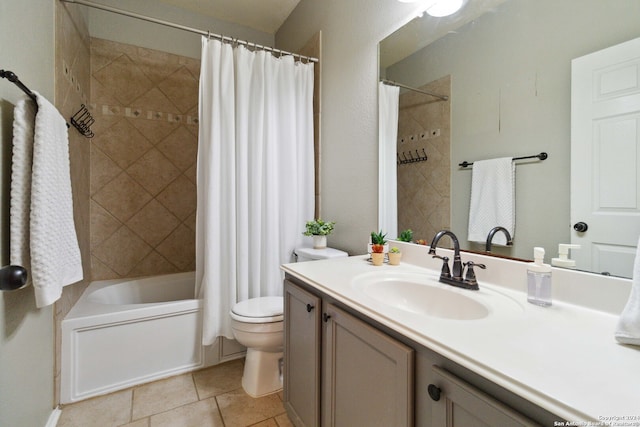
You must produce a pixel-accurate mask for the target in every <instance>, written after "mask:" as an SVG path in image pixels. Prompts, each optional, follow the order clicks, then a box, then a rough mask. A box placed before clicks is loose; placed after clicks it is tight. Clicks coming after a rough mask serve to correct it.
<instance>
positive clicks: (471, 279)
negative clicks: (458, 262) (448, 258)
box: [464, 261, 487, 285]
mask: <svg viewBox="0 0 640 427" xmlns="http://www.w3.org/2000/svg"><path fill="white" fill-rule="evenodd" d="M464 265H465V266H467V275H466V276H465V278H464V281H465V282H467V283H469V284H472V285H474V284H477V283H478V281H477V280H476V273H475V271H473V267H474V266H475V267H479V268H481V269H483V270H484V269H485V268H487V266H486V265H484V264H476V263H475V262H473V261H467V262H465V263H464Z"/></svg>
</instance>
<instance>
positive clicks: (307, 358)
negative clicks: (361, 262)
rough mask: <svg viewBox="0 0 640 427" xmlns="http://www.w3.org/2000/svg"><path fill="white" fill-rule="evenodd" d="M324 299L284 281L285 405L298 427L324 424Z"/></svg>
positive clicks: (312, 426)
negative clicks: (321, 369) (321, 421)
mask: <svg viewBox="0 0 640 427" xmlns="http://www.w3.org/2000/svg"><path fill="white" fill-rule="evenodd" d="M321 310H322V307H321V301H320V298H318V297H317V296H315V295H313V294H312V293H309V292H307V291H305V290H304V289H302V288H300V287H298V286H296V285H295V284H293V283H292V282H290V281H288V280H285V281H284V340H285V342H284V349H285V353H284V384H283V385H284V387H283V388H284V396H283V397H284V406H285V408H286V410H287V414H288V415H289V418H290V419H291V421H292V422H293V423H294V424H295V425H296V426H298V427H302V426H306V427H314V426H318V425H320V367H321V366H320V346H321V340H320V315H321V314H322V313H321Z"/></svg>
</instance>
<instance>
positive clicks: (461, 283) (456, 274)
mask: <svg viewBox="0 0 640 427" xmlns="http://www.w3.org/2000/svg"><path fill="white" fill-rule="evenodd" d="M444 236H449V237H450V238H451V241H452V242H453V266H452V268H451V270H449V258H448V257H442V256H439V255H436V246H437V245H438V242H439V241H440V239H441V238H442V237H444ZM429 254H430V255H433V257H434V258H439V259H441V260H442V270H441V272H440V281H441V282H442V283H446V284H448V285H452V286H456V287H458V288H464V289H471V290H475V291H477V290H478V289H480V288H479V287H478V281H477V280H476V275H475V272H474V271H473V267H474V266H475V267H479V268H482V269H485V268H486V266H485V265H484V264H476V263H474V262H473V261H469V262H466V263H464V264H463V263H462V259H461V258H460V242H459V241H458V238H457V237H456V235H455V234H453V232H451V231H449V230H440V231H438V233H437V234H436V235H435V236H434V238H433V240H432V241H431V246H430V247H429ZM465 266H466V267H467V274H466V277H465V278H464V279H463V278H462V274H463V270H464V267H465Z"/></svg>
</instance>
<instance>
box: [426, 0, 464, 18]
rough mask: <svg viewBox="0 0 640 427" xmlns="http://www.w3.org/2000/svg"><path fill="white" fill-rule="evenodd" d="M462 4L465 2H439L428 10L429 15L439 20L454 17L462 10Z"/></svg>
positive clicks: (443, 0)
mask: <svg viewBox="0 0 640 427" xmlns="http://www.w3.org/2000/svg"><path fill="white" fill-rule="evenodd" d="M462 3H464V0H438V1H436V2H435V3H434V4H433V5H432V6H430V7H429V8H427V13H428V14H429V15H431V16H435V17H437V18H440V17H442V16H449V15H453V14H454V13H456V12H457V11H459V10H460V8H461V7H462Z"/></svg>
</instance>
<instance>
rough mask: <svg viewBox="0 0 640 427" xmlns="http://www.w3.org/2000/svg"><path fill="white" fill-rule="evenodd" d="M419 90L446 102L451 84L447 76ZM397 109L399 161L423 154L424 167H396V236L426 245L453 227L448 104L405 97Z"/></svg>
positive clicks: (417, 95)
mask: <svg viewBox="0 0 640 427" xmlns="http://www.w3.org/2000/svg"><path fill="white" fill-rule="evenodd" d="M418 89H421V90H423V91H426V92H431V93H436V94H439V95H444V96H449V94H450V92H451V78H450V77H449V76H446V77H443V78H441V79H438V80H436V81H434V82H431V83H428V84H426V85H424V86H420V87H419V88H418ZM399 107H400V108H399V114H398V145H397V147H398V148H397V152H398V154H399V155H400V158H402V159H404V158H410V154H409V153H412V154H411V155H412V156H413V157H420V156H424V153H426V156H427V161H425V162H416V163H405V164H401V165H398V169H397V171H398V185H397V188H398V193H397V194H398V231H399V232H400V231H402V230H406V229H408V228H410V229H411V230H413V238H414V240H418V239H422V240H425V241H426V242H427V244H429V243H430V242H431V239H432V238H433V236H435V234H436V233H437V232H438V231H440V230H443V229H449V227H450V224H451V215H450V204H451V201H450V193H451V181H450V179H449V176H450V170H451V144H450V140H451V138H450V136H451V127H450V123H451V102H450V101H443V100H439V99H437V98H433V97H431V96H428V95H424V94H421V93H418V92H412V91H405V92H404V93H402V94H401V95H400V105H399ZM422 150H424V153H423V151H422Z"/></svg>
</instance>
